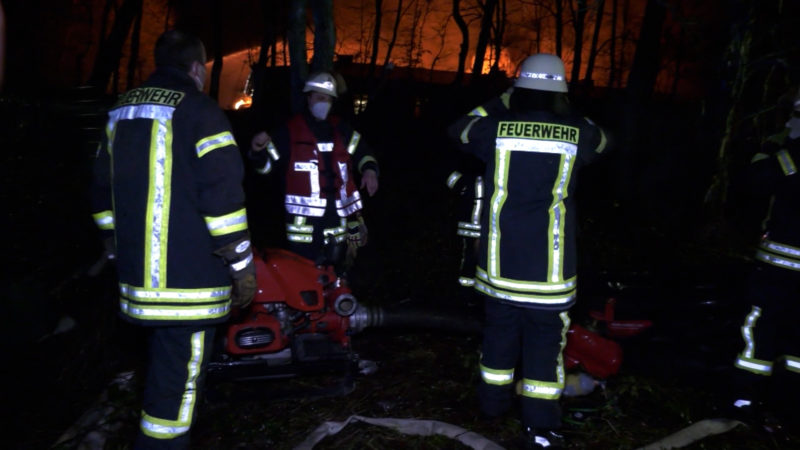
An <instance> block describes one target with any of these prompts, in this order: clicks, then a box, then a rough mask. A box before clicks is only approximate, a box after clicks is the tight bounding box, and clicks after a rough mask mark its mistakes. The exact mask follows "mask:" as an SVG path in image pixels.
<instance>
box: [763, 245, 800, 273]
mask: <svg viewBox="0 0 800 450" xmlns="http://www.w3.org/2000/svg"><path fill="white" fill-rule="evenodd" d="M755 258H756V259H757V260H759V261H763V262H765V263H767V264H772V265H773V266H776V267H781V268H784V269H789V270H795V271H800V261H798V260H796V259H792V258H788V257H784V256H782V255H776V254H774V253H770V252H765V251H762V250H758V251H757V252H756V256H755Z"/></svg>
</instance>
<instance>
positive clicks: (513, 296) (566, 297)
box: [475, 279, 577, 306]
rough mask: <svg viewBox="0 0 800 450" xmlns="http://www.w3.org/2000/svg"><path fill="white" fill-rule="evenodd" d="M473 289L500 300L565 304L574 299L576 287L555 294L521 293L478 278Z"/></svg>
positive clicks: (555, 304) (554, 304)
mask: <svg viewBox="0 0 800 450" xmlns="http://www.w3.org/2000/svg"><path fill="white" fill-rule="evenodd" d="M475 289H476V290H478V291H480V292H483V293H484V294H486V295H489V296H491V297H495V298H499V299H501V300H508V301H512V302H518V303H523V304H540V305H551V306H557V305H566V304H569V303H571V302H572V301H573V300H575V295H576V293H577V289H573V290H571V291H569V292H564V293H559V294H557V295H541V294H521V293H519V292H511V291H506V290H503V289H497V288H496V287H494V286H490V285H488V284H486V283H484V282H483V281H482V280H480V279H476V280H475Z"/></svg>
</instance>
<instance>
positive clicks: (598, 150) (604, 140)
mask: <svg viewBox="0 0 800 450" xmlns="http://www.w3.org/2000/svg"><path fill="white" fill-rule="evenodd" d="M597 129H598V130H599V131H600V143H599V144H598V145H597V148H595V149H594V151H595V153H603V151H604V150H605V149H606V145H608V138H607V137H606V134H605V133H604V132H603V129H602V128H600V127H597Z"/></svg>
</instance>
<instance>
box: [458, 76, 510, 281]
mask: <svg viewBox="0 0 800 450" xmlns="http://www.w3.org/2000/svg"><path fill="white" fill-rule="evenodd" d="M512 91H513V88H509V89H508V90H506V91H505V92H503V93H502V94H501V95H499V96H498V97H495V98H492V99H491V100H489V101H488V102H486V103H485V104H483V105H481V106H478V107H476V108H474V109H473V110H472V111H470V112H469V113H468V114H467V115H469V116H473V117H485V116H488V115H490V114H496V113H499V112H503V111H507V110H508V105H509V99H510V98H511V92H512ZM462 131H463V130H462ZM455 161H456V164H457V167H456V169H455V170H453V171H452V172H450V174H449V175H448V176H447V187H448V188H449V189H450V190H451V191H453V192H455V193H457V194H458V195H459V200H460V202H459V207H458V217H459V219H460V220H459V221H458V226H457V227H456V235H457V236H459V238H460V239H461V263H460V267H459V275H458V284H459V285H461V286H462V287H464V288H468V289H469V290H470V292H472V291H473V287H474V286H475V265H476V259H475V258H476V256H477V244H478V238H479V237H480V235H481V222H480V216H481V210H482V209H483V205H484V199H483V171H484V170H485V165H484V164H483V162H482V161H481V160H479V159H478V158H476V157H474V156H473V155H468V154H462V155H459V156H457V157H456V158H455Z"/></svg>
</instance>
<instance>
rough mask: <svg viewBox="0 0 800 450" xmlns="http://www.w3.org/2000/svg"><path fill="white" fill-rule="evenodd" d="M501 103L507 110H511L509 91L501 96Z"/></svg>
mask: <svg viewBox="0 0 800 450" xmlns="http://www.w3.org/2000/svg"><path fill="white" fill-rule="evenodd" d="M500 101H501V102H502V103H503V106H505V107H506V108H510V107H511V92H510V91H508V90H507V91H505V92H503V93H502V94H500Z"/></svg>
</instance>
